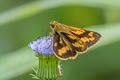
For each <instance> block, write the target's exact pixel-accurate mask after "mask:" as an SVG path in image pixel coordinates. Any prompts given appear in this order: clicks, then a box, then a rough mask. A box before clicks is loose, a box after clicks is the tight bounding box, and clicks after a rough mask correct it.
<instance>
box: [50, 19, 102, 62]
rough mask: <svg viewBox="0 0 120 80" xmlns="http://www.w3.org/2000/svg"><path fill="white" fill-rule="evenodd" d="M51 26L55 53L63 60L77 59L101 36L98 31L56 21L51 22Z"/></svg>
mask: <svg viewBox="0 0 120 80" xmlns="http://www.w3.org/2000/svg"><path fill="white" fill-rule="evenodd" d="M50 28H51V29H52V32H51V35H52V36H53V52H54V55H55V56H56V57H57V58H59V59H62V60H68V59H75V58H76V57H77V56H78V54H82V53H85V51H86V50H87V49H88V48H90V47H91V46H93V45H94V44H95V43H96V42H97V41H98V40H99V39H100V38H101V35H100V34H99V33H97V32H94V31H89V30H85V29H81V28H78V27H73V26H67V25H64V24H61V23H58V22H56V21H51V22H50Z"/></svg>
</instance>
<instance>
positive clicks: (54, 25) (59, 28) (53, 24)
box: [50, 21, 65, 32]
mask: <svg viewBox="0 0 120 80" xmlns="http://www.w3.org/2000/svg"><path fill="white" fill-rule="evenodd" d="M50 27H51V29H52V31H53V32H62V31H64V30H65V27H64V24H61V23H58V22H56V21H51V22H50Z"/></svg>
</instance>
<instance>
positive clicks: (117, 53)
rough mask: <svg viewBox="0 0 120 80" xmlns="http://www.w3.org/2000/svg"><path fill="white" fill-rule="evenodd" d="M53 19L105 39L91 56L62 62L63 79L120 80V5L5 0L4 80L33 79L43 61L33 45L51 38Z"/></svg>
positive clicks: (0, 65)
mask: <svg viewBox="0 0 120 80" xmlns="http://www.w3.org/2000/svg"><path fill="white" fill-rule="evenodd" d="M53 20H55V21H58V22H60V23H64V24H66V25H72V26H77V27H81V28H85V29H90V30H94V31H97V32H99V33H100V34H102V39H101V41H100V42H99V43H98V44H97V45H96V46H95V47H93V48H92V49H89V50H88V52H86V54H83V55H79V56H78V57H77V59H75V60H68V61H63V62H62V63H63V71H64V75H63V76H62V77H61V78H60V79H58V80H120V1H119V0H111V1H109V2H108V1H105V0H100V1H98V0H12V1H11V0H0V80H33V79H32V78H31V76H30V75H29V74H31V73H33V71H32V67H33V66H35V65H37V62H38V60H37V58H36V57H35V56H34V52H33V51H32V50H31V49H30V48H28V47H27V45H28V44H29V43H30V42H31V41H33V40H36V39H37V38H38V37H41V36H46V35H48V34H49V32H50V31H51V30H50V27H49V23H50V21H53Z"/></svg>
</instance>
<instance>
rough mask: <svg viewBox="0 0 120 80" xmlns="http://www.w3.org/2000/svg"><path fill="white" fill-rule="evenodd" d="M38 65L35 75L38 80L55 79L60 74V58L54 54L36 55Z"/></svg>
mask: <svg viewBox="0 0 120 80" xmlns="http://www.w3.org/2000/svg"><path fill="white" fill-rule="evenodd" d="M38 58H39V67H38V72H37V75H36V76H37V77H38V78H39V79H40V80H56V79H57V78H59V77H60V76H61V69H59V68H61V66H60V62H61V61H60V60H59V59H58V58H56V57H55V56H47V55H38Z"/></svg>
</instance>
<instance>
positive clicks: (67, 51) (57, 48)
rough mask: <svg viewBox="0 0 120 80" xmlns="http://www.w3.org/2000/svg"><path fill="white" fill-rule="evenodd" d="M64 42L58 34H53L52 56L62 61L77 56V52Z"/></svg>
mask: <svg viewBox="0 0 120 80" xmlns="http://www.w3.org/2000/svg"><path fill="white" fill-rule="evenodd" d="M65 40H66V39H64V38H63V37H61V36H60V35H59V34H57V33H55V34H54V39H53V51H54V54H55V55H56V56H57V57H58V58H60V59H62V60H67V59H70V58H72V59H74V58H75V57H76V56H77V52H76V51H75V49H74V48H73V47H72V46H70V45H69V43H67V41H65Z"/></svg>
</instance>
